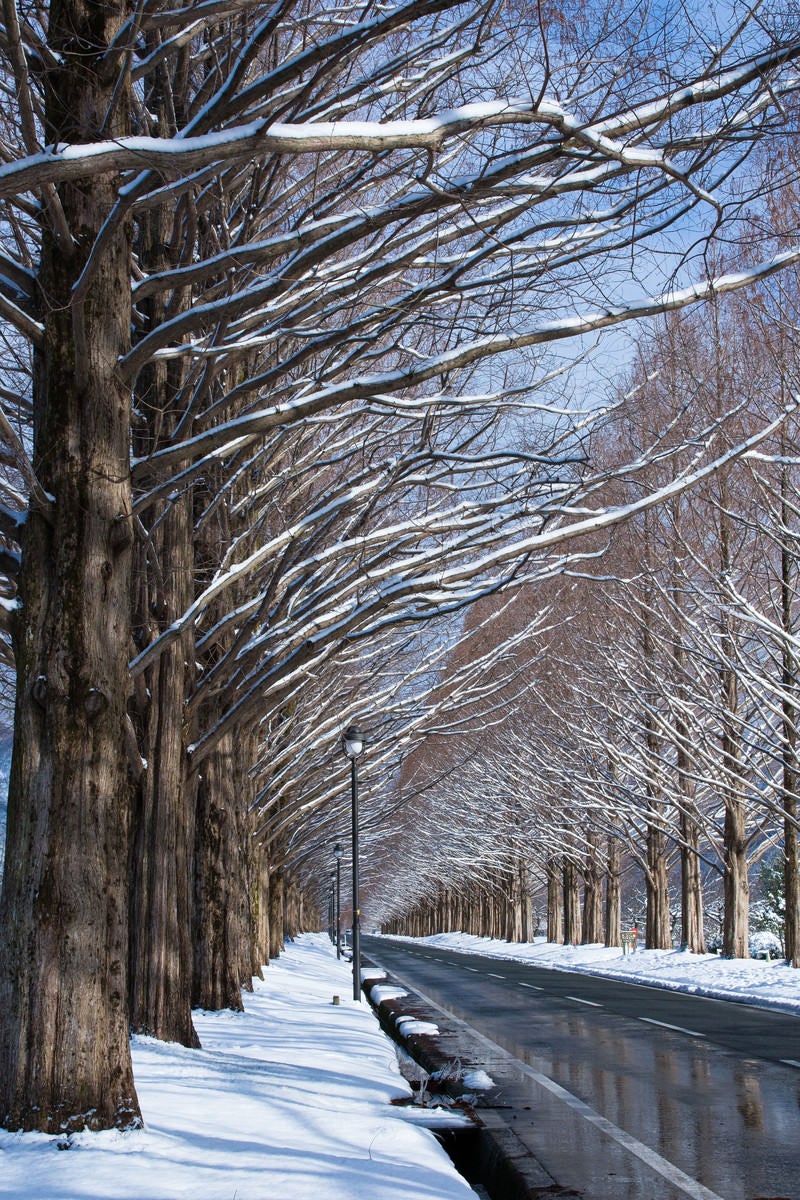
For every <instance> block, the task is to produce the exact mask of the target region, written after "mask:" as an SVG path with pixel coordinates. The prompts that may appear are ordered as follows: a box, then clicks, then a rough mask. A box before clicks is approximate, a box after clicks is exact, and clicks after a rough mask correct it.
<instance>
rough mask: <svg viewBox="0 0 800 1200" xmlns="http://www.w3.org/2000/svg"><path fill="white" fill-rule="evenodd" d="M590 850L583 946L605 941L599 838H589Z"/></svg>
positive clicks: (584, 909)
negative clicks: (598, 852)
mask: <svg viewBox="0 0 800 1200" xmlns="http://www.w3.org/2000/svg"><path fill="white" fill-rule="evenodd" d="M588 841H589V850H588V851H587V855H586V866H585V868H584V872H583V881H584V891H583V938H582V941H583V944H584V945H585V946H593V945H595V943H597V942H602V940H603V872H602V871H601V869H600V863H599V861H598V857H597V838H596V837H595V835H593V834H592V835H590V836H589V838H588Z"/></svg>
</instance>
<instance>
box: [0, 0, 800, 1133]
mask: <svg viewBox="0 0 800 1200" xmlns="http://www.w3.org/2000/svg"><path fill="white" fill-rule="evenodd" d="M624 7H625V6H623V8H624ZM628 7H629V11H622V10H621V9H620V6H619V4H614V5H611V4H608V5H606V4H604V3H601V2H598V3H597V4H592V3H590V4H586V3H584V2H583V0H581V3H578V4H574V5H567V7H566V8H565V7H564V6H563V5H561V6H558V8H557V9H555V8H551V7H548V6H547V5H544V6H542V5H540V6H537V7H536V8H531V7H530V6H528V5H519V4H517V3H516V2H515V0H508V2H507V3H492V2H488V0H487V2H486V3H480V4H459V3H457V2H456V0H398V2H397V3H389V4H387V3H383V2H381V3H377V2H376V3H372V2H371V0H368V2H367V3H366V4H364V5H361V6H352V5H351V4H350V3H349V0H334V3H332V4H330V5H326V6H323V7H320V6H317V5H315V4H313V3H310V2H309V0H277V2H276V3H274V4H269V5H265V4H261V3H248V4H242V3H241V2H240V0H208V2H206V3H204V4H202V5H194V4H191V3H188V4H183V3H181V4H177V5H171V4H167V3H165V0H139V2H138V3H137V4H135V5H134V4H131V3H128V2H127V0H113V2H111V3H106V4H103V5H96V4H93V3H90V2H89V0H59V3H57V4H55V3H54V4H51V5H46V4H37V5H30V6H27V5H26V6H18V5H15V4H14V3H12V2H11V0H9V2H8V3H5V4H4V7H3V28H2V36H1V37H0V70H1V71H2V80H3V86H4V95H5V97H6V103H5V104H4V107H3V114H2V117H1V118H0V120H2V122H3V129H2V157H3V163H2V165H0V236H1V237H2V257H1V258H0V319H2V323H3V324H2V333H3V337H4V341H5V349H6V354H5V356H4V357H5V362H4V367H3V378H2V389H1V390H0V402H1V403H2V411H1V412H0V436H1V437H2V445H3V482H2V491H3V503H2V507H1V508H0V531H2V537H3V553H2V561H0V567H2V569H3V572H4V574H5V576H6V579H5V582H4V585H3V591H2V605H1V606H0V607H1V608H2V612H3V614H5V617H6V626H7V633H8V638H9V641H8V644H7V647H6V659H7V662H8V664H9V667H10V669H13V672H14V679H15V713H14V751H13V762H12V771H11V784H10V794H9V811H8V843H7V852H6V858H5V863H6V866H5V874H4V880H3V894H2V903H1V905H0V1121H2V1123H3V1124H4V1125H6V1126H8V1127H12V1128H40V1129H45V1130H51V1131H62V1130H64V1129H67V1130H70V1129H78V1128H82V1127H85V1126H88V1127H90V1128H100V1127H105V1126H109V1125H120V1126H125V1125H129V1124H136V1123H137V1122H138V1121H139V1119H140V1114H139V1109H138V1102H137V1099H136V1093H135V1087H134V1081H133V1076H132V1071H131V1061H130V1053H129V1044H128V1037H129V1030H130V1029H131V1028H133V1029H134V1030H135V1031H145V1032H147V1033H150V1034H154V1035H155V1036H158V1037H163V1038H169V1039H172V1040H178V1041H181V1042H184V1043H186V1044H193V1042H194V1041H195V1034H194V1030H193V1027H192V1021H191V1004H192V1002H195V1003H201V1004H204V1005H206V1006H208V1007H214V1006H219V1005H238V1004H239V1003H240V999H239V994H240V993H239V989H240V986H241V985H242V984H243V983H244V984H245V985H246V984H247V983H248V981H249V980H250V978H251V976H252V973H253V972H254V971H258V970H259V969H260V965H261V963H263V962H264V961H265V960H266V959H267V958H268V957H269V955H270V954H275V953H276V952H278V951H279V949H280V944H281V942H282V937H283V932H284V928H285V927H286V926H287V925H288V927H289V928H295V927H298V926H300V925H302V924H303V922H304V921H305V920H307V919H309V915H308V911H306V912H304V906H305V909H306V910H311V909H315V908H316V907H317V905H318V901H319V899H320V898H321V897H320V884H319V879H320V876H321V875H322V874H324V873H326V872H327V870H328V864H329V855H330V847H331V845H332V843H333V841H334V840H335V837H336V836H337V835H339V836H340V835H341V824H340V823H341V819H342V800H343V796H344V795H346V788H345V786H344V782H345V776H344V762H343V761H342V762H341V764H340V767H339V769H338V771H337V770H336V769H334V768H333V767H332V764H331V759H332V756H333V755H335V754H336V745H337V742H338V734H339V731H340V729H341V728H342V727H343V726H344V725H346V724H347V723H348V721H349V720H350V719H351V718H352V717H353V716H355V715H357V714H358V713H359V711H360V710H363V709H365V707H366V705H367V698H368V705H369V711H370V712H371V713H372V714H376V715H375V717H374V718H373V720H372V723H371V725H370V730H369V732H370V735H371V742H372V747H373V748H372V752H371V757H370V764H371V766H370V770H371V778H372V788H373V798H372V800H371V803H370V805H368V807H367V822H366V828H365V837H366V838H367V841H368V843H369V840H370V839H372V841H373V843H374V844H376V846H377V844H378V843H380V845H381V846H383V847H384V849H385V851H386V853H390V852H391V848H392V846H393V845H394V846H395V847H397V846H399V844H400V840H401V839H402V837H403V835H404V830H405V828H406V825H407V821H408V813H407V812H406V811H404V808H403V804H402V799H401V800H395V799H393V798H392V795H391V793H390V791H389V789H388V788H386V789H384V788H383V784H384V783H388V781H390V780H391V779H392V778H393V777H394V776H395V775H396V772H397V770H398V767H399V766H400V763H401V761H402V758H403V757H404V756H405V755H406V754H407V753H408V751H409V750H410V749H411V748H412V747H413V746H414V745H415V744H418V743H420V742H422V741H423V740H424V739H425V737H426V736H427V735H428V734H429V733H430V732H431V731H432V730H436V731H438V732H439V733H440V734H442V735H444V733H446V732H447V731H448V730H449V729H452V730H454V729H455V728H457V727H458V724H459V722H460V721H462V719H463V720H466V719H467V718H468V717H469V716H470V715H473V716H474V714H475V712H476V705H477V704H478V703H479V702H481V708H482V711H483V712H484V714H485V717H484V719H486V720H491V719H492V715H491V714H492V713H493V712H495V713H496V717H495V719H498V720H499V719H500V716H501V715H502V714H501V711H500V709H501V707H502V706H497V707H496V706H495V701H494V699H493V691H494V684H493V682H492V680H493V678H494V677H493V672H494V671H495V670H496V669H499V666H498V664H501V663H505V664H506V665H508V667H509V670H510V671H511V674H512V675H513V674H514V672H515V671H517V669H518V668H517V667H515V666H514V661H515V656H517V659H519V656H521V655H522V648H523V647H525V646H530V644H531V639H532V638H533V637H534V635H535V634H536V633H537V630H539V628H540V626H542V624H543V623H545V624H546V618H545V617H543V616H542V615H541V614H540V613H539V612H538V610H537V611H536V612H534V613H532V614H531V613H529V614H528V615H527V616H526V618H525V620H524V621H522V622H519V623H518V622H515V625H514V628H513V630H509V629H507V628H506V629H505V632H504V637H503V638H495V637H492V638H489V639H488V641H489V643H490V644H489V645H488V648H487V649H486V650H485V652H484V651H482V652H480V653H478V654H477V655H475V654H470V655H469V656H465V655H463V654H461V655H459V654H458V653H455V651H454V647H455V646H457V645H458V644H459V643H462V644H463V645H466V644H467V642H465V641H464V630H463V626H462V623H461V622H462V617H463V613H464V612H465V611H466V610H467V609H468V608H469V607H470V606H472V605H474V604H476V603H477V602H479V601H481V600H482V599H484V598H486V597H490V596H494V595H499V594H501V593H503V592H506V591H508V590H509V589H512V588H515V589H516V588H519V587H521V586H522V585H524V584H532V583H533V582H535V581H537V580H542V579H547V578H548V577H551V576H553V575H555V574H558V573H559V572H561V571H562V570H563V569H564V568H565V566H566V565H567V564H569V563H570V562H571V561H573V559H574V558H575V556H576V555H577V556H579V557H580V556H581V555H583V554H584V553H585V550H584V549H583V548H582V547H583V542H585V539H586V538H587V537H594V538H596V537H599V536H601V531H602V530H609V529H611V528H612V527H613V526H614V525H615V524H616V523H617V522H619V521H620V520H622V519H623V518H625V517H628V516H630V515H631V513H640V514H643V513H644V512H645V511H646V510H647V509H649V508H650V507H652V506H653V505H654V504H656V503H657V502H658V501H659V499H661V498H664V497H672V496H677V495H678V494H679V493H681V492H682V491H685V490H686V489H688V488H690V487H691V486H692V485H693V484H698V483H701V482H702V481H704V480H707V479H709V478H710V477H711V476H712V475H713V474H714V472H715V471H718V470H719V469H720V468H725V467H726V466H727V464H729V463H733V462H734V461H735V460H737V459H738V458H739V457H740V456H741V455H742V454H743V453H745V452H746V451H747V450H748V449H750V448H752V447H753V446H755V445H757V444H760V443H761V442H762V441H763V440H764V439H765V438H766V437H768V436H770V431H771V430H773V429H774V428H775V422H774V421H773V419H772V417H771V416H769V417H768V418H766V419H765V420H764V422H759V423H758V424H757V426H756V427H754V428H753V430H750V429H748V430H746V431H743V432H742V435H741V437H740V436H739V434H738V433H737V434H736V435H735V436H731V438H730V439H729V441H728V443H723V442H721V441H720V439H718V438H717V439H714V438H712V437H710V436H708V435H709V429H708V427H707V426H706V425H704V424H703V423H700V425H693V424H692V422H691V421H689V422H687V424H686V428H685V433H684V436H685V439H686V445H687V446H689V447H690V448H691V453H692V455H693V457H692V462H691V468H690V469H688V470H686V469H684V466H683V465H682V464H683V459H682V451H681V446H678V445H677V444H676V445H675V446H674V447H671V448H670V451H671V453H670V456H668V457H667V458H665V457H664V456H663V455H661V454H660V453H658V452H657V451H655V452H654V455H655V457H656V459H657V461H658V462H659V463H666V462H667V461H671V462H672V463H673V464H674V465H675V466H676V468H679V474H678V476H677V479H675V478H670V479H669V482H667V483H662V482H661V481H660V480H656V479H654V480H653V483H652V486H648V487H646V488H644V489H642V491H641V493H640V494H639V495H638V496H637V498H636V499H635V500H633V501H631V500H630V498H629V497H628V496H627V495H624V494H623V492H624V488H623V484H624V480H625V478H626V475H627V474H628V472H629V470H630V469H633V468H632V467H631V466H630V464H627V463H625V462H623V460H622V458H620V459H619V460H617V462H616V463H613V464H608V465H606V466H601V467H600V468H599V469H595V468H594V467H592V468H591V469H590V467H589V464H590V462H591V449H592V448H591V437H590V431H591V428H592V426H593V425H594V424H596V423H597V420H598V417H599V415H600V412H599V409H598V406H597V404H596V403H595V402H594V400H592V401H591V402H589V403H587V404H586V405H579V404H577V403H576V400H575V396H574V388H575V384H574V383H573V382H572V380H573V378H574V377H573V376H572V375H571V374H570V373H569V367H570V365H571V364H572V362H573V361H574V359H575V358H576V356H577V357H580V355H581V354H583V353H585V352H588V350H589V342H590V340H591V339H592V338H593V337H594V335H595V334H599V332H600V331H602V330H604V329H606V328H609V327H613V326H619V325H622V324H624V323H625V322H630V321H633V320H637V319H639V318H642V317H650V316H653V315H654V314H656V313H659V312H665V311H671V310H675V309H679V308H684V307H687V306H688V305H690V304H693V303H694V302H696V301H698V300H702V299H703V298H707V297H709V296H710V295H714V296H722V295H723V294H725V293H726V292H731V291H736V290H739V289H741V288H742V287H743V286H745V285H746V284H748V283H753V282H754V281H758V280H760V279H764V278H767V277H770V276H771V275H773V274H775V273H776V272H779V271H780V270H781V269H783V268H785V267H786V266H787V265H788V264H791V263H792V262H794V261H795V260H796V259H797V257H798V254H800V251H798V249H797V248H796V246H795V244H794V242H792V241H791V238H792V237H793V236H794V232H795V230H794V226H793V223H792V220H791V219H787V220H786V221H784V218H783V216H782V215H781V214H780V212H779V211H778V210H777V209H774V210H770V209H769V207H768V205H767V204H766V197H767V194H768V193H769V191H770V190H775V189H782V188H783V187H784V186H788V185H789V184H790V183H791V181H792V177H793V172H794V166H793V160H792V158H791V155H790V154H787V155H786V156H785V157H784V159H783V160H782V162H783V168H782V173H781V174H779V175H777V176H773V177H772V178H771V179H770V180H769V181H767V180H765V178H764V177H763V173H760V172H759V171H758V170H754V169H753V165H752V163H751V161H750V160H751V156H752V154H753V151H754V149H755V148H756V147H757V146H758V144H759V143H760V142H762V141H765V140H766V139H769V143H770V145H775V144H779V145H786V146H790V145H791V141H792V138H793V136H794V132H795V130H794V126H793V121H794V113H795V103H796V100H795V96H796V91H797V86H798V81H797V74H796V67H795V63H796V61H797V60H798V58H800V40H798V31H797V30H796V29H795V28H794V27H793V25H792V22H791V21H787V19H786V18H785V16H784V14H783V13H782V11H781V10H780V8H779V7H778V8H776V10H775V12H772V11H771V10H768V9H767V8H765V7H763V6H762V7H760V8H759V11H758V14H757V16H756V15H755V14H754V13H751V12H750V11H749V9H748V8H746V7H745V8H744V9H742V11H741V12H740V11H739V8H738V6H737V5H734V6H732V7H730V8H729V10H728V11H726V12H725V13H724V14H721V15H720V18H719V20H720V28H719V29H718V30H716V31H714V32H713V35H712V36H709V29H708V18H707V14H706V13H705V11H703V12H702V13H701V14H700V16H701V18H702V19H701V21H699V22H698V20H697V19H696V17H697V14H695V13H693V11H692V10H691V8H690V7H689V6H685V7H684V6H679V7H678V8H676V9H675V10H674V11H670V13H669V14H665V13H663V12H660V11H659V12H651V11H650V10H648V9H647V8H643V9H642V8H640V6H639V5H638V4H636V3H631V4H630V5H629V6H628ZM701 31H702V32H701ZM663 46H669V57H666V56H665V52H664V51H663V49H659V47H663ZM754 222H755V223H754ZM759 222H760V224H759ZM723 235H724V237H725V238H727V239H728V242H729V244H735V243H742V246H743V252H742V253H743V256H742V258H741V261H740V262H737V266H736V270H735V271H729V270H726V269H723V268H717V267H716V266H715V265H714V264H713V263H712V262H710V260H709V257H708V253H707V252H708V249H709V246H710V245H711V239H712V238H717V239H718V238H720V237H722V236H723ZM779 236H780V237H783V238H785V239H786V238H788V239H790V240H789V241H788V243H785V242H779V241H776V238H778V237H779ZM745 246H746V248H747V252H746V253H745V250H744V247H745ZM581 339H582V340H581ZM576 345H577V346H578V350H577V351H576V350H575V346H576ZM562 346H563V347H564V349H563V350H559V349H558V348H559V347H562ZM734 412H735V406H734ZM719 421H720V424H722V417H721V416H720V418H719ZM725 425H726V428H731V429H733V428H734V426H730V425H728V424H727V423H725ZM715 428H716V426H715ZM647 458H648V455H647V454H645V456H644V460H643V462H642V464H641V465H642V467H643V466H644V465H645V460H646V459H647ZM634 465H636V464H634ZM637 469H638V467H637ZM642 477H643V476H642ZM615 481H616V483H617V484H618V485H619V486H620V488H623V490H622V491H621V492H620V494H619V496H618V497H616V498H615V496H614V492H613V489H614V483H615ZM601 483H602V486H603V487H604V488H605V492H604V493H603V495H602V497H601V494H600V490H599V489H600V488H601ZM582 539H583V541H582ZM503 613H504V610H503V609H502V608H500V609H498V610H497V611H492V612H485V613H484V615H483V616H482V617H481V618H480V620H481V622H482V623H483V624H485V626H486V627H487V629H488V628H489V627H490V626H495V625H496V627H497V628H498V629H500V628H501V627H504V626H505V625H506V624H507V622H506V621H505V618H504V616H503ZM467 641H469V639H467ZM524 657H526V658H528V657H530V655H527V654H526V655H525V656H524ZM378 713H380V718H379V719H378V717H377V714H378ZM311 880H315V881H316V882H315V885H314V895H313V897H312V898H308V897H306V898H305V899H304V898H303V896H301V893H303V894H306V893H308V892H309V882H310V881H311ZM287 914H288V915H287Z"/></svg>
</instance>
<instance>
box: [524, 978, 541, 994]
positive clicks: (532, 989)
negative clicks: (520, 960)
mask: <svg viewBox="0 0 800 1200" xmlns="http://www.w3.org/2000/svg"><path fill="white" fill-rule="evenodd" d="M519 986H520V987H527V988H530V989H531V991H532V992H543V991H544V988H540V987H537V986H536V984H535V983H523V982H522V980H520V981H519Z"/></svg>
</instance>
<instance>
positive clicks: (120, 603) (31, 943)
mask: <svg viewBox="0 0 800 1200" xmlns="http://www.w3.org/2000/svg"><path fill="white" fill-rule="evenodd" d="M126 16H127V13H126V8H125V5H124V4H121V3H113V2H112V3H107V4H105V5H102V6H98V5H96V4H91V5H90V4H88V3H85V2H84V0H63V2H62V3H60V4H59V5H56V6H53V7H52V8H51V10H50V24H49V29H48V42H49V45H50V47H51V49H52V51H53V54H52V60H51V61H50V62H49V65H48V69H47V72H46V74H45V78H44V85H45V90H46V93H47V98H46V140H47V141H48V142H68V143H73V144H74V143H81V142H92V141H96V140H98V138H100V137H105V138H115V137H120V136H123V135H124V134H126V133H128V132H129V130H128V127H127V123H126V121H127V118H126V113H127V107H128V106H127V100H126V96H125V94H124V93H125V85H124V84H123V86H122V94H121V95H118V96H117V97H116V99H114V98H113V97H112V85H111V83H110V82H109V72H108V71H107V70H105V69H104V67H103V64H102V60H103V56H104V54H105V52H106V50H107V47H108V45H109V43H110V42H111V41H112V40H113V38H114V36H115V35H116V33H117V32H118V30H119V28H120V26H121V24H122V22H123V20H124V19H125V17H126ZM78 57H79V58H80V68H79V69H78V68H77V66H76V59H77V58H78ZM104 81H106V82H104ZM117 185H118V181H117V180H116V179H114V178H113V177H111V176H109V175H98V176H97V177H96V178H90V179H87V180H86V181H84V182H80V183H71V184H68V185H65V186H64V187H63V188H61V190H60V203H61V205H62V208H63V212H64V216H65V218H66V222H67V225H68V227H69V229H70V230H71V234H72V236H71V239H70V244H67V245H65V244H60V243H59V242H58V241H57V239H56V238H55V236H54V235H53V233H52V232H51V230H50V229H49V228H45V230H44V234H43V244H42V259H41V289H40V295H41V298H42V305H43V310H44V311H43V323H44V338H43V344H42V347H41V348H40V349H38V350H37V352H36V355H35V364H34V365H35V374H34V393H33V404H34V447H33V453H34V466H35V469H36V472H37V474H38V477H39V479H40V481H41V483H42V484H43V486H44V488H45V490H46V491H47V492H48V493H49V494H50V495H52V497H53V503H52V505H51V506H50V508H49V511H47V512H46V513H43V512H41V511H40V512H36V511H34V512H32V513H31V516H30V519H29V521H28V524H27V527H26V530H25V534H24V544H23V566H22V574H21V579H20V596H21V599H22V608H21V613H20V616H19V619H18V624H17V628H16V630H15V653H16V659H17V668H18V681H17V701H16V717H15V731H14V750H13V761H12V770H11V786H10V796H9V811H8V842H7V854H6V867H5V878H4V883H3V896H2V905H1V907H0V1120H1V1121H2V1123H3V1124H4V1125H6V1126H8V1127H10V1128H22V1129H41V1130H46V1131H49V1132H56V1131H61V1130H72V1129H81V1128H85V1127H89V1128H93V1129H100V1128H106V1127H110V1126H114V1125H118V1126H123V1127H124V1126H129V1125H132V1124H136V1123H138V1122H139V1120H140V1117H139V1108H138V1103H137V1100H136V1093H135V1090H134V1084H133V1074H132V1070H131V1060H130V1051H129V1045H128V1010H127V941H128V906H127V881H126V870H127V864H128V835H129V806H130V787H129V780H128V761H127V756H126V752H125V744H126V737H125V727H126V703H127V698H128V692H129V686H130V685H129V672H128V655H129V650H130V637H131V629H130V564H131V551H130V546H131V540H132V539H131V496H130V474H129V471H130V463H129V456H130V442H129V429H130V398H129V394H128V390H127V388H126V387H125V385H124V383H123V382H122V381H121V380H120V377H119V370H118V364H119V359H120V356H121V355H123V354H124V353H125V351H126V350H127V348H128V344H129V336H130V321H131V310H130V230H129V228H128V227H127V225H126V224H125V223H124V222H120V223H118V224H117V225H115V226H114V227H113V228H112V229H109V230H108V238H107V240H106V243H105V246H104V248H103V251H102V253H101V254H100V255H99V257H98V259H97V261H96V263H95V266H94V269H93V276H92V284H91V288H90V290H89V293H88V295H87V298H86V299H85V300H83V301H81V300H80V299H76V298H75V296H74V291H73V289H74V287H75V284H76V282H77V280H78V278H79V276H80V274H81V271H82V270H83V268H84V267H85V266H86V264H87V261H88V258H89V255H90V252H91V250H92V248H93V246H94V244H95V239H96V237H97V235H98V233H99V232H100V230H101V228H102V227H103V225H104V223H105V221H106V219H107V217H108V215H109V213H110V211H111V209H112V207H113V204H114V201H115V198H116V191H117Z"/></svg>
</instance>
